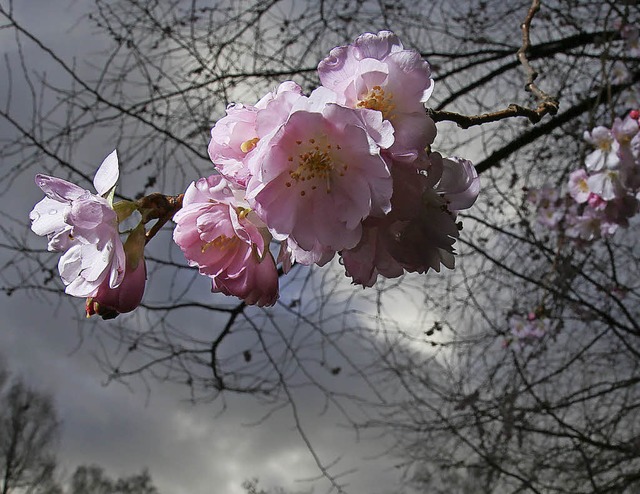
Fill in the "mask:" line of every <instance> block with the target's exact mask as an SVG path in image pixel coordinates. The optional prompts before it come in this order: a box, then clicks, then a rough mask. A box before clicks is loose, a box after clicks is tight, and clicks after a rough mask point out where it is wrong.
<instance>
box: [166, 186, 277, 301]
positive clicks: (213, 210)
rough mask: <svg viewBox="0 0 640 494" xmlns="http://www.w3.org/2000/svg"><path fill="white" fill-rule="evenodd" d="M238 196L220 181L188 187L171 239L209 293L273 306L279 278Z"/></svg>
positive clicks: (261, 229) (264, 236)
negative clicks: (207, 279)
mask: <svg viewBox="0 0 640 494" xmlns="http://www.w3.org/2000/svg"><path fill="white" fill-rule="evenodd" d="M242 196H243V191H242V190H241V189H237V188H235V187H234V186H233V185H232V184H231V183H230V182H228V181H227V180H225V179H224V178H223V177H221V176H220V175H212V176H210V177H209V178H201V179H200V180H198V181H197V182H194V183H192V184H191V185H190V186H189V188H188V189H187V191H186V192H185V195H184V199H183V203H182V204H183V205H182V209H181V210H180V211H178V212H177V213H176V214H175V216H174V221H175V222H176V227H175V230H174V232H173V238H174V240H175V242H176V244H178V246H179V247H180V249H182V251H183V253H184V255H185V257H186V258H187V261H188V262H189V265H191V266H196V267H198V269H199V271H200V273H201V274H204V275H206V276H209V277H210V278H211V280H212V291H213V292H221V293H224V294H226V295H234V296H236V297H239V298H241V299H242V300H244V301H245V302H246V303H247V304H255V305H259V306H265V305H273V304H274V303H275V302H276V300H277V298H278V272H277V269H276V265H275V261H274V259H273V256H272V255H271V252H270V251H269V241H270V240H271V236H270V235H269V233H268V231H267V228H266V226H265V225H264V224H263V223H262V222H261V220H260V219H259V218H258V217H257V216H256V215H255V213H254V212H253V211H252V210H251V208H250V207H249V205H248V204H247V203H246V202H245V201H244V200H243V198H242Z"/></svg>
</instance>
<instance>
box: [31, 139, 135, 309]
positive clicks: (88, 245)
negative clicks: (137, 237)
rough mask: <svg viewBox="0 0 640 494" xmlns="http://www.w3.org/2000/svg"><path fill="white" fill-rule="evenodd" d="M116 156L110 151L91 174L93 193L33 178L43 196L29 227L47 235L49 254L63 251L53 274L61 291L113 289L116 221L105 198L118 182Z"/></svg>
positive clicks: (120, 255)
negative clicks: (58, 278)
mask: <svg viewBox="0 0 640 494" xmlns="http://www.w3.org/2000/svg"><path fill="white" fill-rule="evenodd" d="M118 175H119V173H118V157H117V154H116V152H115V151H114V152H112V153H111V154H110V155H109V156H107V158H105V160H104V161H103V163H102V165H101V166H100V168H99V169H98V171H97V172H96V175H95V177H94V181H93V183H94V187H95V188H96V191H97V192H98V194H93V193H91V192H89V191H88V190H85V189H82V188H81V187H79V186H77V185H75V184H72V183H70V182H67V181H66V180H62V179H59V178H55V177H49V176H47V175H40V174H39V175H36V184H37V185H38V186H39V187H40V188H41V189H42V191H43V192H44V193H45V195H46V197H45V198H44V199H43V200H42V201H40V202H39V203H38V204H36V206H35V207H34V209H33V211H31V213H30V214H29V217H30V219H31V222H32V223H31V229H32V230H33V231H34V232H35V233H36V234H38V235H47V236H48V238H49V245H48V248H49V250H51V251H59V252H60V251H61V252H64V254H63V255H62V257H61V258H60V261H59V262H58V270H59V271H60V276H61V278H62V281H63V282H64V284H65V285H66V288H65V292H66V293H68V294H69V295H73V296H75V297H90V296H94V295H95V294H96V293H97V291H98V289H99V287H100V286H101V285H102V284H103V283H107V284H108V286H109V287H110V288H116V287H117V286H118V285H120V283H121V282H122V279H123V277H124V271H125V255H124V249H123V246H122V241H121V240H120V234H119V232H118V218H117V215H116V213H115V211H114V210H113V209H112V207H111V199H110V197H109V198H105V197H103V196H107V197H108V196H110V194H111V193H112V191H113V189H114V187H115V185H116V182H117V180H118Z"/></svg>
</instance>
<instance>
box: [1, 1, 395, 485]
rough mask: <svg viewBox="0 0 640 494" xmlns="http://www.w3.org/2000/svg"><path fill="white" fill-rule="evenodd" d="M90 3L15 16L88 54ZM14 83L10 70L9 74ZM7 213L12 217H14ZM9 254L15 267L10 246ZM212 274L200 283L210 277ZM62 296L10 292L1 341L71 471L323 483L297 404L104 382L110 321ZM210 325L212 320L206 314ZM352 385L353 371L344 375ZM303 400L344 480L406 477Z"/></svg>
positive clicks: (70, 53) (384, 481)
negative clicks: (42, 396) (51, 402)
mask: <svg viewBox="0 0 640 494" xmlns="http://www.w3.org/2000/svg"><path fill="white" fill-rule="evenodd" d="M0 3H1V4H2V6H3V7H5V8H6V7H7V6H8V5H9V2H8V1H7V0H0ZM91 3H92V2H88V1H81V0H76V1H70V0H50V1H46V2H45V1H42V0H18V1H15V2H14V9H15V13H16V17H17V18H18V19H20V20H22V22H23V23H24V24H25V25H26V26H27V27H28V28H29V29H30V30H31V31H33V32H35V33H38V36H39V37H40V38H41V39H42V40H43V41H45V42H46V44H47V46H49V47H50V48H52V49H54V50H55V51H57V52H58V53H61V54H62V55H63V56H64V57H65V59H66V60H72V59H73V57H77V59H78V60H82V59H83V58H84V57H86V56H87V54H90V53H93V52H95V51H97V50H99V49H100V48H101V45H100V43H101V41H102V40H101V39H100V38H99V37H97V36H95V35H94V34H93V33H92V30H91V28H90V26H88V25H86V24H85V23H84V22H83V21H82V20H81V16H82V14H83V13H84V12H85V9H86V8H87V6H90V5H91ZM0 47H1V48H2V52H3V54H7V55H8V56H10V57H12V56H14V55H15V43H14V40H13V37H12V35H11V33H10V32H9V31H8V30H4V31H0ZM24 49H25V53H26V56H27V60H28V62H29V64H30V66H32V67H38V68H39V69H42V68H45V67H46V66H45V65H39V64H40V63H42V64H45V61H44V59H42V60H40V59H39V57H41V56H42V54H41V52H40V51H38V50H35V49H32V48H31V47H29V46H27V45H25V47H24ZM52 70H53V69H52ZM48 77H50V78H52V79H55V78H56V77H57V74H56V73H55V72H49V73H48ZM6 83H7V81H6V79H4V80H2V79H1V78H0V84H6ZM26 90H27V89H26V88H24V87H16V88H14V92H13V94H14V96H13V100H12V103H11V104H12V105H13V108H19V107H20V105H21V104H25V103H24V102H23V101H22V100H21V98H22V97H23V96H24V95H25V91H26ZM0 132H2V133H3V134H5V136H6V133H12V132H15V130H14V129H12V128H11V127H9V126H7V125H6V124H5V125H3V126H2V127H0ZM84 144H85V147H88V148H92V147H93V149H94V152H95V154H97V156H94V158H95V159H96V166H97V165H98V164H99V162H100V160H101V159H102V158H103V157H104V156H105V155H106V154H107V153H108V152H109V151H110V149H107V148H105V146H104V143H96V144H95V146H93V145H92V143H84ZM2 166H6V165H5V164H3V165H2ZM43 169H46V170H50V171H51V172H55V166H54V163H50V162H46V163H43ZM194 178H197V177H194ZM41 197H42V194H41V192H40V191H39V189H38V188H37V187H36V186H35V185H34V183H33V176H32V174H31V173H28V174H25V175H24V176H21V177H20V178H19V179H18V180H17V181H16V182H15V183H13V184H12V186H11V188H10V190H9V191H8V192H7V193H5V195H3V196H2V199H1V200H2V208H3V210H4V211H7V212H9V214H10V216H12V217H13V218H16V219H17V221H19V222H20V221H21V222H24V223H25V224H26V222H27V218H28V213H29V211H30V210H31V208H32V207H33V205H34V204H35V203H36V202H37V201H39V200H40V199H41ZM3 221H7V222H8V223H7V224H11V223H12V220H11V219H10V218H9V217H5V218H4V219H3ZM17 231H19V230H17ZM34 237H35V235H34ZM30 241H31V245H34V246H38V247H39V248H44V247H45V245H46V240H45V239H38V238H32V239H30ZM38 242H39V243H38ZM0 253H1V255H2V256H3V257H4V258H3V259H2V262H3V266H5V268H6V266H7V264H6V263H8V262H10V260H11V259H10V253H8V252H7V251H5V250H2V251H0ZM206 285H207V283H206V282H203V283H202V287H206ZM205 289H206V288H205ZM58 300H59V299H58V298H55V297H53V298H50V299H43V298H36V297H33V296H28V295H27V294H25V293H24V292H18V293H16V294H14V295H12V296H11V297H8V296H6V295H0V304H1V310H2V314H3V317H2V319H1V328H0V352H1V353H2V354H4V357H5V359H6V360H7V362H8V364H9V367H10V369H11V370H12V371H13V372H14V373H15V374H19V375H22V376H24V377H25V378H26V379H27V380H28V381H29V382H30V383H32V384H33V385H34V386H35V387H37V388H39V389H42V390H44V391H47V392H50V393H52V394H53V396H54V398H55V402H56V405H57V409H58V412H59V414H60V417H61V419H62V421H63V435H62V442H61V445H60V449H59V460H60V463H61V465H62V466H63V468H64V469H65V470H66V472H67V473H69V472H71V471H73V469H74V468H75V467H76V466H77V465H79V464H89V463H96V464H98V465H100V466H103V467H104V468H105V469H106V470H107V472H108V473H110V474H112V475H116V476H122V475H131V474H134V473H137V472H139V471H140V470H141V469H142V468H144V467H148V469H149V471H150V473H151V475H152V478H153V481H154V483H155V484H156V485H157V486H158V487H159V488H160V491H161V492H162V493H164V494H167V493H169V494H181V493H185V494H186V493H192V494H205V493H206V494H210V493H212V492H216V493H225V494H238V493H243V492H244V490H243V489H241V484H242V482H243V481H244V480H246V479H250V478H252V477H259V478H260V480H261V484H262V485H263V486H265V487H267V486H277V485H280V486H283V487H286V488H289V489H292V490H308V489H310V487H311V486H312V485H313V483H309V482H308V481H305V479H316V478H318V476H319V475H320V472H319V470H318V468H317V467H316V466H315V463H314V459H313V458H312V456H311V455H310V454H309V452H308V450H307V448H306V446H305V444H304V442H303V440H302V438H301V437H300V435H299V434H298V433H297V431H296V430H295V428H294V422H293V419H292V413H291V409H290V408H284V409H282V410H280V411H279V412H278V413H276V414H274V415H273V416H271V417H270V418H269V419H268V420H267V421H265V422H263V423H261V424H260V425H253V426H249V425H247V424H251V423H255V422H256V421H257V420H258V419H259V418H260V417H262V416H263V415H264V413H265V412H266V411H267V410H266V409H263V408H261V407H260V406H259V404H258V402H257V400H256V399H254V398H253V397H251V396H245V397H239V396H227V401H226V403H225V404H226V406H227V408H226V410H224V411H222V412H221V410H220V409H221V403H219V402H217V403H213V404H198V405H192V404H190V403H189V402H188V392H187V391H188V390H187V389H185V388H182V387H180V386H177V385H170V384H163V383H158V382H153V381H151V382H149V386H150V388H149V389H146V388H145V387H144V386H143V384H142V383H141V382H140V381H135V380H134V381H133V382H132V384H131V387H125V386H123V385H121V384H118V383H112V384H109V385H107V386H105V382H106V375H105V373H104V372H103V371H102V370H101V369H100V367H99V365H98V363H97V361H96V355H103V354H110V353H111V352H113V353H115V351H116V350H115V348H113V346H114V342H113V341H112V340H111V339H109V338H106V337H104V335H102V334H101V332H100V328H101V327H102V326H101V325H107V324H112V323H110V322H99V323H98V324H97V325H94V324H93V323H92V322H91V321H85V320H83V319H82V318H81V317H79V312H78V308H79V307H80V308H81V307H82V304H83V301H82V300H80V299H70V298H69V299H64V300H63V301H62V302H61V303H58ZM197 324H198V321H193V322H192V325H194V326H196V325H197ZM202 324H203V327H207V326H206V322H204V321H203V322H202ZM339 379H346V378H343V377H339ZM348 385H349V383H348V381H345V383H344V386H348ZM314 393H316V394H314ZM297 405H298V411H299V412H300V414H301V417H302V425H303V426H304V429H305V431H306V433H307V434H309V437H310V439H311V440H312V442H313V445H314V447H315V448H316V450H317V452H318V454H319V456H320V458H321V459H322V461H323V462H325V463H327V464H328V463H331V462H333V461H334V460H337V459H339V458H340V460H339V462H338V463H337V465H336V466H335V467H334V469H333V470H332V471H333V472H334V473H339V472H341V471H345V472H346V471H351V473H350V474H349V475H348V476H346V477H344V479H343V480H344V481H346V482H347V483H349V484H350V487H349V488H348V489H347V491H348V492H349V493H367V494H376V493H380V494H383V493H385V492H390V491H391V490H392V488H391V486H392V485H394V482H395V481H396V479H397V476H398V470H397V469H396V468H394V466H393V463H394V462H393V461H392V460H389V459H385V458H382V459H375V457H377V456H378V455H380V454H381V453H382V452H383V451H384V449H385V444H384V443H383V442H381V441H379V440H378V441H375V440H370V439H366V438H364V437H361V438H360V441H359V442H357V441H356V435H355V434H354V432H353V431H352V430H349V429H348V428H345V427H344V424H343V423H342V424H341V422H344V421H341V419H340V418H339V417H337V416H336V415H335V414H334V413H325V414H323V413H321V412H322V409H323V401H322V397H321V396H319V395H318V394H317V392H315V391H314V390H310V391H308V392H300V393H299V394H298V395H297ZM352 470H353V471H352ZM326 487H327V484H326V483H323V482H319V483H318V484H317V486H316V490H315V491H314V492H324V491H325V490H326Z"/></svg>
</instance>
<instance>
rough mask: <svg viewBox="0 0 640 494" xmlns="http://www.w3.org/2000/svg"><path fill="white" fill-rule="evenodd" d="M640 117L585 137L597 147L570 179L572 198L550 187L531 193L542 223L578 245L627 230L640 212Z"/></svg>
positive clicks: (633, 113) (636, 113)
mask: <svg viewBox="0 0 640 494" xmlns="http://www.w3.org/2000/svg"><path fill="white" fill-rule="evenodd" d="M639 123H640V112H639V111H638V110H633V111H631V112H629V114H628V115H627V116H625V117H624V118H616V120H615V121H614V123H613V126H612V127H611V129H609V128H608V127H604V126H598V127H595V128H594V129H592V130H591V131H587V132H585V133H584V138H585V140H586V141H587V142H588V143H589V144H591V145H592V146H594V147H595V150H593V151H592V152H590V153H589V154H588V155H587V157H586V159H585V162H584V165H585V166H584V168H579V169H577V170H574V171H573V172H572V173H571V174H570V176H569V183H568V194H566V195H564V196H561V195H560V193H559V192H558V191H557V190H556V189H554V188H552V187H549V186H545V187H543V188H541V189H535V190H530V191H529V192H528V199H529V200H530V201H531V202H533V203H534V204H535V205H536V207H537V211H538V221H539V223H541V224H542V225H544V226H546V227H547V228H549V229H552V230H557V231H559V232H562V233H563V235H564V236H565V237H567V238H569V239H572V240H573V241H575V242H576V243H577V244H584V243H589V242H592V241H594V240H597V239H600V238H603V237H604V238H606V237H609V236H611V235H613V234H614V233H615V232H616V230H617V229H618V228H619V227H627V226H628V225H629V219H630V218H631V217H632V216H634V215H635V214H636V213H637V212H638V210H639V200H640V127H639Z"/></svg>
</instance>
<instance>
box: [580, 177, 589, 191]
mask: <svg viewBox="0 0 640 494" xmlns="http://www.w3.org/2000/svg"><path fill="white" fill-rule="evenodd" d="M578 189H579V190H580V192H589V184H588V183H587V181H586V180H585V179H584V178H583V179H582V180H579V181H578Z"/></svg>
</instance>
